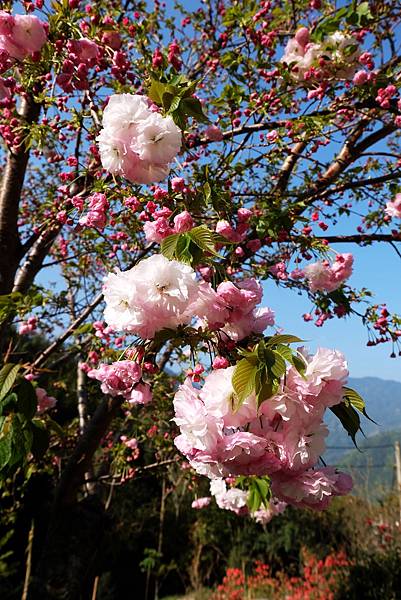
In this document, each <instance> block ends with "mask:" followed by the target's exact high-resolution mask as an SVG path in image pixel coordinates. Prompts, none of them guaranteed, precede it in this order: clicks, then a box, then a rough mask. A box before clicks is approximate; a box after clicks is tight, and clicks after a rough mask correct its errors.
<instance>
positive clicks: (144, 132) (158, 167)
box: [97, 94, 181, 183]
mask: <svg viewBox="0 0 401 600" xmlns="http://www.w3.org/2000/svg"><path fill="white" fill-rule="evenodd" d="M97 141H98V144H99V151H100V156H101V160H102V164H103V166H104V168H105V169H106V170H107V171H109V172H110V173H114V174H117V175H122V176H124V177H126V178H127V179H129V181H132V182H135V183H153V182H156V181H162V180H163V179H164V178H165V177H166V176H167V175H168V172H169V163H170V162H171V161H172V160H173V159H174V158H175V156H176V155H177V154H178V152H179V150H180V147H181V131H180V129H179V128H178V127H177V126H176V125H175V123H174V121H173V120H172V118H171V117H170V116H167V117H163V116H162V115H161V114H160V113H157V112H154V111H153V110H151V108H150V106H149V103H148V100H147V98H146V97H145V96H140V95H137V94H136V95H134V94H114V95H113V96H111V97H110V99H109V102H108V104H107V106H106V108H105V109H104V112H103V129H102V130H101V131H100V133H99V135H98V137H97Z"/></svg>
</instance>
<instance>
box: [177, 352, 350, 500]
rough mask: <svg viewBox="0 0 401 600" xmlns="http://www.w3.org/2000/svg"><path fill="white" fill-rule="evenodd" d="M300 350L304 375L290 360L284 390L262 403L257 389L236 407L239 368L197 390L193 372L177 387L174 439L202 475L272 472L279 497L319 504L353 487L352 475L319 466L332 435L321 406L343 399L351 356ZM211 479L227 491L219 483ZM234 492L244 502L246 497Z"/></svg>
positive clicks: (217, 374)
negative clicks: (234, 381) (235, 383)
mask: <svg viewBox="0 0 401 600" xmlns="http://www.w3.org/2000/svg"><path fill="white" fill-rule="evenodd" d="M303 356H304V360H305V364H306V370H305V374H304V376H301V375H300V374H299V373H298V371H297V370H296V369H295V368H294V367H293V366H290V367H289V368H288V369H287V372H286V375H285V377H283V378H282V381H281V385H280V389H279V391H278V392H277V393H276V394H275V395H274V396H273V397H272V398H270V399H268V400H265V401H264V402H262V404H261V405H260V407H259V408H257V406H256V399H255V395H254V393H252V394H251V395H250V396H249V397H248V398H247V399H246V400H245V402H244V403H243V404H242V405H241V406H240V408H239V409H238V410H237V411H236V412H234V411H233V398H235V392H234V388H233V386H232V376H233V371H234V367H228V368H227V369H219V370H217V371H213V372H212V373H210V374H209V375H208V376H207V377H206V378H205V383H204V385H203V387H202V389H200V390H199V389H196V388H195V387H193V385H192V382H191V381H190V380H189V379H187V380H186V381H185V382H184V384H183V385H181V386H180V388H179V390H178V391H177V393H176V394H175V398H174V409H175V419H174V420H175V423H176V424H177V425H178V426H179V428H180V432H181V433H180V435H179V436H178V437H177V438H175V445H176V446H177V448H178V449H179V450H180V451H181V452H182V453H183V454H184V455H185V456H186V458H187V459H188V461H189V463H190V464H191V466H192V467H193V468H194V469H195V470H196V471H197V472H198V473H199V474H202V475H207V476H208V477H209V478H211V479H217V480H218V479H221V478H225V477H235V476H239V475H257V476H263V475H268V476H270V477H271V481H272V490H273V494H274V497H275V498H277V499H278V500H282V501H285V502H287V503H289V504H293V505H296V506H309V507H311V508H316V509H322V508H325V507H326V506H327V504H328V502H329V499H330V497H331V496H333V495H342V494H345V493H346V492H347V491H349V490H350V488H351V487H352V482H351V479H350V478H349V477H348V475H346V474H343V473H338V472H337V471H336V470H335V469H333V468H331V467H327V468H322V469H316V464H317V462H318V459H319V456H320V455H321V454H322V453H323V452H324V450H325V438H326V436H327V434H328V430H327V427H326V425H325V424H324V423H323V417H324V413H325V410H326V408H327V407H329V406H334V405H336V404H339V403H340V402H342V387H343V385H344V383H345V382H346V379H347V376H348V369H347V363H346V361H345V359H344V356H343V355H342V354H341V353H339V352H337V351H332V350H328V349H323V348H321V349H319V350H318V351H317V352H316V354H315V355H314V356H308V355H307V354H306V353H304V354H303ZM213 485H215V486H216V488H217V485H219V486H221V491H224V490H223V485H222V484H221V483H219V484H217V483H214V484H213ZM240 491H241V490H240ZM212 493H213V491H212ZM231 493H232V494H234V492H231ZM214 495H216V494H214ZM217 495H219V493H217ZM235 495H236V501H237V503H238V506H237V507H236V508H238V509H241V508H242V507H243V506H245V504H246V497H245V496H243V495H241V494H239V493H238V492H235ZM237 496H238V498H237ZM241 503H242V504H241Z"/></svg>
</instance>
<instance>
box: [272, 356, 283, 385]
mask: <svg viewBox="0 0 401 600" xmlns="http://www.w3.org/2000/svg"><path fill="white" fill-rule="evenodd" d="M273 354H274V363H273V364H272V366H271V367H270V370H271V372H272V373H273V375H275V376H276V377H277V378H278V379H280V377H281V376H282V375H284V373H285V371H286V366H285V360H284V359H283V358H282V356H280V354H279V353H278V352H273Z"/></svg>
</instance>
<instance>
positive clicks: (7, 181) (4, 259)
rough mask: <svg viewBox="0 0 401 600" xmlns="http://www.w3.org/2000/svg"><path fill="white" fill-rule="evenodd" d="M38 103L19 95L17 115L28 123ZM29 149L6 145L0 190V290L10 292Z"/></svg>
mask: <svg viewBox="0 0 401 600" xmlns="http://www.w3.org/2000/svg"><path fill="white" fill-rule="evenodd" d="M40 109H41V106H40V104H37V103H36V102H35V100H34V98H33V96H32V95H31V94H28V95H27V96H26V97H24V98H23V99H22V103H21V108H20V110H19V115H20V117H21V119H22V120H23V121H24V122H25V123H26V124H27V125H30V124H32V123H34V122H35V121H37V120H38V118H39V114H40ZM28 159H29V150H28V149H26V147H25V145H24V144H23V143H22V144H21V145H20V146H19V147H18V148H17V149H16V150H12V149H9V150H8V154H7V162H6V167H5V170H4V173H3V177H2V181H1V190H0V294H8V293H10V292H11V290H12V287H13V283H14V276H15V273H16V270H17V268H18V263H19V260H20V258H21V241H20V239H19V235H18V211H19V202H20V198H21V191H22V187H23V184H24V178H25V173H26V168H27V164H28Z"/></svg>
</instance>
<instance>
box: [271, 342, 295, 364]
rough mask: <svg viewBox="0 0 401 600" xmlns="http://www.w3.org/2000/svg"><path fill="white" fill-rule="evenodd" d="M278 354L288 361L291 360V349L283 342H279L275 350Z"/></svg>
mask: <svg viewBox="0 0 401 600" xmlns="http://www.w3.org/2000/svg"><path fill="white" fill-rule="evenodd" d="M275 351H276V352H277V353H278V354H280V356H282V357H283V358H284V360H287V361H288V362H292V357H293V354H292V350H291V348H289V347H288V346H284V344H279V345H278V346H277V348H276V350H275Z"/></svg>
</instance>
